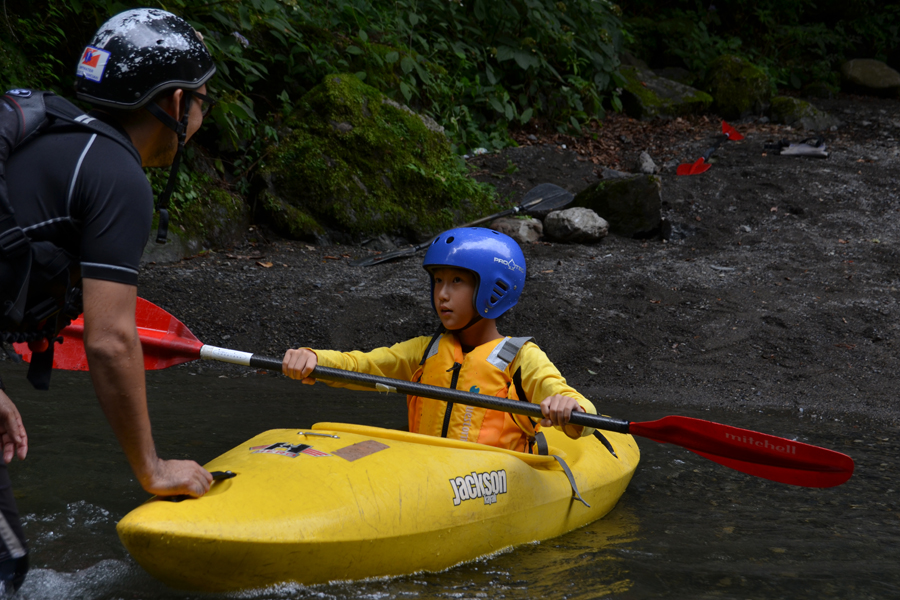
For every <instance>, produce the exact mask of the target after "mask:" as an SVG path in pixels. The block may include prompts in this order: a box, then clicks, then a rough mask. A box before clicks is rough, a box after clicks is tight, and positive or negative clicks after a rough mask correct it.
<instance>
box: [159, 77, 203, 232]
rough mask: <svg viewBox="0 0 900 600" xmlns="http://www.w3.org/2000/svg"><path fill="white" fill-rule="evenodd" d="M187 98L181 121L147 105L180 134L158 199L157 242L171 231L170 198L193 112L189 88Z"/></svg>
mask: <svg viewBox="0 0 900 600" xmlns="http://www.w3.org/2000/svg"><path fill="white" fill-rule="evenodd" d="M184 94H185V96H187V99H186V101H185V106H184V114H183V115H182V116H181V121H176V120H175V119H173V118H172V117H171V116H170V115H169V113H167V112H166V111H164V110H163V109H162V108H160V106H159V105H158V104H156V103H154V102H151V103H150V104H148V105H147V110H148V111H150V114H152V115H153V116H154V117H156V118H157V119H159V120H160V122H162V124H163V125H165V126H166V127H168V128H169V129H171V130H172V131H174V132H175V135H177V136H178V150H176V151H175V158H174V159H173V160H172V168H171V169H170V170H169V181H168V182H167V183H166V189H165V191H163V193H162V194H160V196H159V197H158V198H157V199H156V210H158V211H159V229H157V231H156V243H157V244H165V243H166V237H167V236H168V232H169V200H170V199H171V198H172V192H174V191H175V182H176V181H177V177H178V169H179V167H181V153H182V152H183V151H184V143H185V140H186V139H187V126H188V117H189V116H190V114H191V105H192V104H193V102H194V95H193V94H192V93H191V92H190V91H189V90H184Z"/></svg>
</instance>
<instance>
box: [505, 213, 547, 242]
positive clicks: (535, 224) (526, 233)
mask: <svg viewBox="0 0 900 600" xmlns="http://www.w3.org/2000/svg"><path fill="white" fill-rule="evenodd" d="M551 214H552V213H551ZM490 227H491V229H493V230H494V231H499V232H500V233H505V234H506V235H508V236H509V237H511V238H512V239H514V240H516V241H517V242H519V243H520V244H530V243H532V242H536V241H538V240H539V239H541V236H543V235H544V225H543V223H541V220H540V219H531V218H527V219H519V218H516V217H501V218H499V219H495V220H493V221H491V225H490Z"/></svg>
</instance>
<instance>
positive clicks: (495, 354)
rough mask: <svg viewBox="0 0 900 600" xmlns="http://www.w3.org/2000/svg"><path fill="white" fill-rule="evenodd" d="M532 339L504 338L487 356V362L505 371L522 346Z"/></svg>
mask: <svg viewBox="0 0 900 600" xmlns="http://www.w3.org/2000/svg"><path fill="white" fill-rule="evenodd" d="M532 339H533V338H530V337H516V338H506V339H505V340H504V341H502V342H500V343H499V344H497V346H496V347H495V348H494V350H493V351H492V352H491V353H490V354H489V355H488V357H487V361H488V362H489V363H491V364H492V365H494V366H495V367H497V368H498V369H500V370H501V371H505V370H506V368H507V367H509V365H510V363H512V361H513V360H515V358H516V356H518V354H519V350H521V349H522V346H524V345H525V344H526V343H528V342H530V341H531V340H532ZM517 391H518V390H517Z"/></svg>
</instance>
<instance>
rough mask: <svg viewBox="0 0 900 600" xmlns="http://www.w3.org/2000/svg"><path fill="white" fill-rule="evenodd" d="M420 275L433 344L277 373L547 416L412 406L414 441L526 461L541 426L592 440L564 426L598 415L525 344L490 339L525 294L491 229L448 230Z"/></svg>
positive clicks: (290, 357)
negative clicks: (500, 403) (454, 442)
mask: <svg viewBox="0 0 900 600" xmlns="http://www.w3.org/2000/svg"><path fill="white" fill-rule="evenodd" d="M423 266H424V267H425V270H427V271H428V273H429V275H430V276H431V305H432V307H433V308H434V310H435V312H436V313H437V315H438V318H439V319H440V320H441V324H442V325H443V328H442V330H441V331H440V332H439V333H438V334H436V335H434V336H433V337H431V336H422V337H417V338H413V339H411V340H407V341H405V342H401V343H399V344H395V345H393V346H391V347H390V348H376V349H375V350H372V351H371V352H359V351H354V352H336V351H333V350H311V349H309V348H299V349H296V350H288V351H287V352H286V353H285V356H284V362H283V370H284V373H285V374H286V375H288V376H289V377H291V378H293V379H300V380H302V381H303V383H315V380H314V379H311V378H309V377H308V376H309V374H310V373H311V372H312V371H313V369H315V368H316V366H317V365H320V364H321V365H322V366H327V367H333V368H338V369H344V370H347V371H356V372H360V373H369V374H372V375H377V376H383V377H391V378H394V379H404V380H407V381H417V382H421V383H425V384H429V385H435V386H440V387H445V388H452V389H461V390H465V391H469V392H474V393H480V394H488V395H491V396H498V397H502V398H510V399H514V400H522V401H526V402H535V403H539V404H540V406H541V413H542V414H543V416H544V418H543V419H542V420H541V421H540V423H537V422H535V421H533V420H531V419H529V418H528V417H526V416H521V415H513V414H510V413H505V412H501V411H496V410H489V409H482V408H475V407H472V406H465V405H458V404H454V403H452V402H444V401H440V400H432V399H429V398H421V397H418V396H410V397H408V398H407V404H408V408H409V430H410V431H412V432H414V433H423V434H427V435H435V436H441V437H446V438H452V439H459V440H464V441H470V442H479V443H483V444H488V445H491V446H497V447H499V448H507V449H510V450H518V451H525V452H535V451H540V450H542V448H541V446H542V445H543V442H542V436H541V435H540V427H541V426H544V427H548V426H551V425H553V426H556V427H559V428H562V429H563V431H565V433H566V434H567V435H568V436H569V437H572V438H577V437H580V436H584V435H589V434H590V433H591V432H592V430H585V429H584V428H582V427H579V426H575V425H572V424H569V418H570V416H571V414H572V412H573V411H582V412H584V411H586V412H589V413H593V414H596V410H595V408H594V406H593V404H591V403H590V401H588V400H587V399H586V398H585V397H584V396H582V395H581V394H579V393H578V392H577V391H575V390H574V389H573V388H572V387H570V386H569V385H568V384H567V383H566V380H565V379H564V378H563V377H562V375H560V373H559V370H557V368H556V367H555V366H554V365H553V363H551V362H550V360H549V359H548V358H547V355H546V354H544V352H543V351H541V349H540V348H538V346H537V345H536V344H534V343H533V342H531V341H530V338H511V337H505V336H503V335H501V334H500V333H499V332H498V330H497V321H496V319H497V317H499V316H500V315H502V314H503V313H505V312H506V311H508V310H509V309H510V308H512V307H513V306H515V305H516V303H517V302H518V300H519V296H521V294H522V288H523V286H524V284H525V256H524V255H523V254H522V250H521V248H519V246H518V244H516V242H515V241H514V240H513V239H512V238H510V237H509V236H506V235H504V234H502V233H499V232H497V231H492V230H490V229H482V228H477V227H471V228H459V229H451V230H449V231H446V232H444V233H442V234H440V235H439V236H437V237H436V238H435V239H434V241H433V242H432V244H431V246H430V247H429V249H428V252H427V253H426V255H425V260H424V262H423ZM329 385H334V386H343V387H355V386H352V385H347V384H337V383H330V384H329ZM358 389H365V388H358Z"/></svg>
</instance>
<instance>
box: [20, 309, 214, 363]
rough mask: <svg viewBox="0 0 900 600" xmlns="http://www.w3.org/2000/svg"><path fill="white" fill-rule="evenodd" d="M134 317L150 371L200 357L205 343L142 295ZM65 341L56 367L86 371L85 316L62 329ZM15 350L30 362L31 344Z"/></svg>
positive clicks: (55, 359) (55, 357)
mask: <svg viewBox="0 0 900 600" xmlns="http://www.w3.org/2000/svg"><path fill="white" fill-rule="evenodd" d="M134 312H135V320H136V321H137V323H138V325H139V326H138V336H139V337H140V338H141V346H142V347H143V349H144V368H145V369H146V370H148V371H154V370H157V369H165V368H167V367H171V366H173V365H178V364H181V363H185V362H190V361H192V360H197V359H198V358H200V348H202V347H203V343H202V342H201V341H200V340H198V339H197V338H196V337H194V334H193V333H191V332H190V330H189V329H188V328H187V327H185V326H184V323H182V322H181V321H179V320H178V319H176V318H175V317H173V316H172V315H170V314H169V313H167V312H166V311H164V310H163V309H161V308H160V307H158V306H156V305H155V304H153V303H151V302H147V301H146V300H144V299H143V298H138V299H137V305H136V307H135V311H134ZM60 335H61V336H62V338H63V343H62V344H58V345H57V346H56V348H55V349H54V351H53V368H54V369H63V370H65V371H87V370H88V363H87V356H86V355H85V353H84V319H83V317H79V318H78V319H76V320H74V321H72V324H71V325H69V326H68V327H66V328H65V329H63V330H62V331H61V332H60ZM13 347H14V348H15V350H16V352H18V353H19V354H21V355H22V358H24V359H25V360H26V361H27V362H31V350H30V349H29V348H28V344H13Z"/></svg>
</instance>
